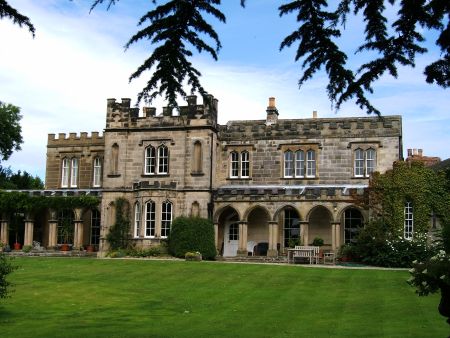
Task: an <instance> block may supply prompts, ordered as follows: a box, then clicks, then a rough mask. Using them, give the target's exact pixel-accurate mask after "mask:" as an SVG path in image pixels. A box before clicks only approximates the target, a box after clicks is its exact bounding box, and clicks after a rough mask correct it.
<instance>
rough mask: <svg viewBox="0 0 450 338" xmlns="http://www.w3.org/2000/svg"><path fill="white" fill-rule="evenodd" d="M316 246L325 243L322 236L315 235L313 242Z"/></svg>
mask: <svg viewBox="0 0 450 338" xmlns="http://www.w3.org/2000/svg"><path fill="white" fill-rule="evenodd" d="M312 244H313V245H314V246H322V245H323V239H322V238H320V237H315V238H314V240H313V243H312Z"/></svg>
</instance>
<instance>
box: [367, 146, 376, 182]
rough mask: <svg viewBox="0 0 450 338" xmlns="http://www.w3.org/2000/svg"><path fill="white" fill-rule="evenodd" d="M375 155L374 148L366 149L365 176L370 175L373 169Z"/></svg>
mask: <svg viewBox="0 0 450 338" xmlns="http://www.w3.org/2000/svg"><path fill="white" fill-rule="evenodd" d="M375 157H376V152H375V150H374V149H367V151H366V176H370V174H371V173H373V172H374V171H375V162H376V161H375Z"/></svg>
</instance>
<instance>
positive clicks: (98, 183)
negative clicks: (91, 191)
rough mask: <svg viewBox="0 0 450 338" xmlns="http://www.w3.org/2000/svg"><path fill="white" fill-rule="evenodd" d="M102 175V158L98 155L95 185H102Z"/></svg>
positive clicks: (93, 183) (95, 166) (95, 165)
mask: <svg viewBox="0 0 450 338" xmlns="http://www.w3.org/2000/svg"><path fill="white" fill-rule="evenodd" d="M101 175H102V165H101V162H100V158H98V157H96V158H95V160H94V178H93V182H92V185H93V186H94V187H99V186H100V185H101V183H100V182H101Z"/></svg>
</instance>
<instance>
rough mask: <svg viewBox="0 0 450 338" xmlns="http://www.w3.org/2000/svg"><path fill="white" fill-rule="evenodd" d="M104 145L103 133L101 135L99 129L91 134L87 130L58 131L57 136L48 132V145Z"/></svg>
mask: <svg viewBox="0 0 450 338" xmlns="http://www.w3.org/2000/svg"><path fill="white" fill-rule="evenodd" d="M88 144H89V145H103V144H104V139H103V135H100V133H99V132H98V131H93V132H91V135H90V136H89V134H88V133H87V132H81V133H80V134H79V135H78V134H77V133H69V134H68V135H67V134H66V133H58V137H57V138H56V135H55V134H48V139H47V146H72V145H73V146H75V145H88Z"/></svg>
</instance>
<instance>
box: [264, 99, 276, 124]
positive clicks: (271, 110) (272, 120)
mask: <svg viewBox="0 0 450 338" xmlns="http://www.w3.org/2000/svg"><path fill="white" fill-rule="evenodd" d="M266 112H267V118H266V125H268V126H270V125H272V124H277V123H278V109H277V107H275V98H274V97H269V106H268V107H267V110H266Z"/></svg>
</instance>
